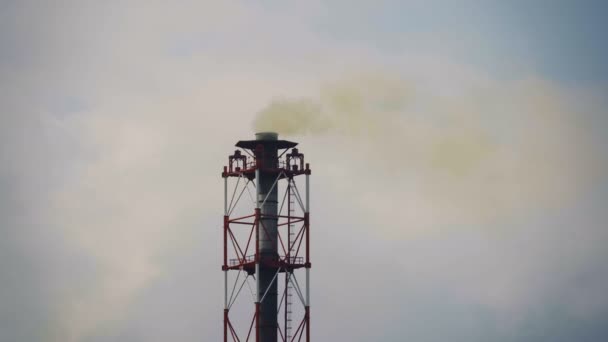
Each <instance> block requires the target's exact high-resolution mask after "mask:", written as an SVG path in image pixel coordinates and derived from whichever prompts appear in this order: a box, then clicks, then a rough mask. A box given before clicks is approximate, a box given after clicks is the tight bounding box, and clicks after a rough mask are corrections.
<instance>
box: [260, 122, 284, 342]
mask: <svg viewBox="0 0 608 342" xmlns="http://www.w3.org/2000/svg"><path fill="white" fill-rule="evenodd" d="M255 138H256V141H257V142H258V145H257V146H256V150H255V153H256V159H257V161H258V170H257V173H256V181H257V185H256V193H257V206H258V208H259V209H260V213H261V215H262V216H261V217H262V219H261V221H260V225H261V227H260V229H259V231H258V239H259V248H260V259H261V260H260V264H261V266H259V267H258V269H259V271H258V273H257V274H256V277H257V281H258V282H259V286H258V287H257V288H258V291H259V292H258V294H257V295H258V298H259V299H261V298H262V297H264V301H263V302H262V303H260V316H259V318H260V321H259V329H260V339H261V341H262V342H266V341H268V342H275V341H277V326H278V322H277V317H278V315H277V314H278V313H277V297H278V295H277V283H278V282H277V281H275V282H273V281H272V280H273V278H274V276H275V274H276V273H277V268H276V267H270V266H269V265H268V264H269V263H272V262H273V261H276V260H278V258H279V255H278V245H277V243H278V241H277V240H278V238H277V215H278V212H277V205H278V202H277V193H278V186H277V185H275V180H276V177H277V176H276V174H275V173H273V172H270V170H276V169H277V168H278V154H277V151H278V150H277V140H278V134H277V133H274V132H261V133H256V135H255ZM258 301H259V300H258Z"/></svg>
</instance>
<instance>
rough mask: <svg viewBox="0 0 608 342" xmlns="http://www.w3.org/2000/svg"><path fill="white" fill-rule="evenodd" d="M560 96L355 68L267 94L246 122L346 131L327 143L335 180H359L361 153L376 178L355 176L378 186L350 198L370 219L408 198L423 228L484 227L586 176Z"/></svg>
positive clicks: (290, 131) (554, 91)
mask: <svg viewBox="0 0 608 342" xmlns="http://www.w3.org/2000/svg"><path fill="white" fill-rule="evenodd" d="M566 99H567V96H566V94H565V93H564V91H562V90H561V89H560V88H559V87H557V86H555V85H553V84H551V83H549V82H545V81H542V80H536V79H530V80H519V81H513V82H505V83H487V84H484V86H483V87H470V89H466V88H464V87H463V89H462V90H461V91H459V92H456V93H455V94H449V95H445V94H440V93H437V92H433V91H432V90H428V89H424V88H423V87H422V86H418V85H417V83H416V82H413V81H411V80H408V79H406V78H399V77H398V76H395V75H382V74H380V75H379V74H372V75H358V76H354V77H349V78H345V79H342V80H339V81H335V82H329V83H327V84H324V85H322V86H321V87H320V92H319V96H318V97H316V98H308V99H302V98H299V99H297V100H293V101H291V100H288V99H281V100H277V101H273V102H272V103H271V104H270V105H269V106H268V107H267V108H266V109H264V110H262V111H260V112H259V113H258V116H257V118H256V119H255V121H254V128H255V129H256V131H261V130H273V131H277V132H279V133H280V134H283V135H287V136H290V135H291V136H293V135H324V136H325V137H327V136H339V137H341V138H340V139H344V141H343V142H342V144H336V146H340V145H341V146H349V147H350V148H348V149H346V148H345V149H341V148H340V147H334V148H337V149H338V150H339V151H337V153H339V154H340V155H341V156H342V158H341V161H340V163H342V164H344V170H349V171H348V172H341V173H340V174H339V177H337V179H335V182H334V183H339V182H349V183H350V184H354V182H355V178H356V179H361V177H367V176H368V175H367V174H366V173H365V172H364V171H357V170H360V169H361V168H360V167H356V166H357V165H360V163H361V159H362V158H363V156H362V153H365V157H364V158H365V160H366V161H367V162H369V164H370V165H373V166H374V168H375V170H376V172H375V175H378V174H380V175H382V176H385V177H376V176H375V175H374V176H372V177H367V178H365V182H366V183H367V184H370V186H371V187H373V188H374V189H375V190H376V193H370V192H369V191H365V190H364V189H359V190H349V191H353V193H351V194H349V197H350V198H354V199H355V201H356V202H358V205H360V206H361V207H363V208H365V209H367V210H368V211H369V212H372V213H375V214H377V216H374V215H372V216H373V217H380V216H385V215H391V212H393V213H394V211H395V210H396V206H397V205H410V207H411V208H413V207H415V209H411V208H410V209H411V212H410V219H411V220H410V222H412V225H414V226H418V227H419V228H421V229H429V228H434V227H439V226H444V225H446V224H447V225H454V224H457V225H468V224H480V223H481V224H488V223H493V222H496V220H499V219H504V218H507V217H512V216H513V215H517V214H526V213H530V212H531V211H534V210H544V209H546V208H547V207H553V206H559V205H561V204H563V203H565V202H566V201H568V200H572V199H574V198H575V197H576V196H577V194H579V193H580V191H582V190H583V189H584V188H585V186H586V185H588V184H590V183H589V179H591V178H590V177H591V176H592V175H591V174H592V173H593V171H592V169H593V168H592V167H591V164H593V161H592V160H590V159H589V158H588V157H586V155H588V154H583V153H580V152H581V151H584V150H587V149H589V146H588V145H587V143H586V139H585V136H584V133H583V132H582V130H581V129H580V127H581V125H580V122H579V121H578V120H577V115H578V113H577V112H576V111H575V110H574V109H568V108H572V107H573V106H570V105H569V104H568V103H567V100H566ZM353 146H354V148H353ZM352 150H354V151H356V152H352ZM362 151H367V152H362ZM348 177H353V179H345V178H348ZM387 204H388V205H387ZM412 228H416V227H412V226H411V225H410V226H409V229H412ZM391 229H392V230H394V229H395V227H392V228H391Z"/></svg>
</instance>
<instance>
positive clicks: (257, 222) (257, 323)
mask: <svg viewBox="0 0 608 342" xmlns="http://www.w3.org/2000/svg"><path fill="white" fill-rule="evenodd" d="M260 165H261V163H260V161H259V160H257V159H256V169H255V193H256V201H255V341H256V342H260V298H261V297H260V291H261V288H260V219H261V215H260V202H259V201H258V197H259V194H260Z"/></svg>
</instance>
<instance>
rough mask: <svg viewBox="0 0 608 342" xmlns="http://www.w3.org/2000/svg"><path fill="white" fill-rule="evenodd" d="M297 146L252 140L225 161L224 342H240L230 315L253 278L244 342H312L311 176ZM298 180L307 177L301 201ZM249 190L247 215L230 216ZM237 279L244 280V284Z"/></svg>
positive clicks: (261, 136)
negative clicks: (252, 194)
mask: <svg viewBox="0 0 608 342" xmlns="http://www.w3.org/2000/svg"><path fill="white" fill-rule="evenodd" d="M296 145H297V143H295V142H291V141H286V140H279V139H278V134H277V133H274V132H262V133H257V134H256V139H255V140H242V141H239V142H237V144H236V147H238V148H239V149H238V150H236V151H235V152H234V154H233V155H231V156H229V158H228V166H225V167H224V172H223V173H222V177H223V178H224V229H223V235H224V265H223V266H222V270H223V271H224V341H225V342H227V341H229V340H232V341H240V340H241V339H240V338H239V336H238V334H237V331H240V330H239V329H235V326H234V325H233V323H232V321H231V316H230V310H231V308H232V305H233V304H234V303H235V301H236V298H237V297H238V296H239V294H240V292H241V289H242V288H243V286H244V285H245V284H247V286H250V284H249V283H248V281H249V279H250V278H251V279H254V280H255V281H254V283H255V290H254V291H253V294H254V298H255V300H254V313H253V317H252V319H251V323H250V325H249V327H248V328H249V329H248V330H247V332H248V334H247V337H246V338H245V339H244V340H249V338H250V337H253V336H255V341H256V342H277V341H293V340H300V339H301V338H302V337H303V336H306V341H310V286H309V285H310V280H309V279H310V267H311V264H310V240H309V237H310V233H309V230H310V229H309V228H310V224H309V221H310V220H309V205H310V200H309V193H310V191H309V189H310V186H309V178H310V177H309V176H310V174H311V171H310V168H309V165H308V164H305V163H304V155H303V154H302V153H300V152H299V151H298V149H297V148H295V147H296ZM290 149H291V150H290ZM243 152H244V153H243ZM300 175H304V176H305V177H304V178H305V182H304V187H305V191H304V192H303V194H304V196H302V195H301V192H300V190H299V189H298V185H297V182H296V177H297V176H300ZM230 178H233V179H236V184H235V185H234V187H233V191H228V188H229V179H230ZM230 183H235V182H230ZM251 187H253V188H254V190H255V199H253V201H252V203H251V206H252V207H253V208H251V209H252V212H251V211H250V212H248V213H247V212H245V213H244V214H243V215H241V216H240V217H236V218H235V217H233V215H232V214H233V212H234V210H235V208H236V207H237V204H238V203H239V201H241V200H242V196H243V193H245V191H247V192H251V189H250V188H251ZM280 192H282V193H281V196H279V193H280ZM229 194H232V196H231V199H230V200H229V198H228V197H229ZM279 201H280V203H279ZM237 230H239V231H238V232H237ZM243 230H244V233H243ZM252 253H253V254H252ZM300 269H304V270H305V272H304V277H305V281H304V282H303V283H299V282H298V280H297V273H298V272H296V271H297V270H300ZM229 271H236V272H238V273H237V276H236V278H235V279H234V281H230V280H229V278H230V277H229ZM233 273H234V272H233ZM241 274H245V275H244V276H243V280H241ZM280 274H281V275H283V277H279V275H280ZM233 278H234V277H233ZM229 283H232V286H230V284H229ZM300 284H302V285H303V286H302V287H301V286H300ZM237 288H239V291H238V292H236V295H235V289H237ZM229 289H232V291H231V293H230V295H229V294H228V292H229ZM294 297H295V298H297V300H299V302H301V304H302V309H303V310H301V311H302V312H301V315H302V319H301V320H298V321H299V324H298V325H297V326H294V325H292V322H294V319H293V315H294V313H296V312H297V310H296V308H295V305H294V301H295V298H294ZM247 323H249V322H247ZM254 328H255V329H254ZM229 338H230V339H229Z"/></svg>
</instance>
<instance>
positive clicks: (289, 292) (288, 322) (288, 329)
mask: <svg viewBox="0 0 608 342" xmlns="http://www.w3.org/2000/svg"><path fill="white" fill-rule="evenodd" d="M287 191H289V192H290V193H289V212H288V215H289V216H293V215H294V213H295V201H294V196H293V194H292V193H291V186H290V187H289V188H288V190H287ZM294 238H295V233H294V224H293V223H292V224H290V225H289V246H287V248H288V250H289V255H290V257H289V258H290V260H288V262H289V263H293V256H292V253H295V243H294V241H293V239H294ZM291 277H292V274H291V273H290V272H288V273H287V276H286V281H287V286H286V288H285V337H286V340H287V341H291V339H292V338H293V336H292V333H293V332H292V328H293V327H292V313H293V312H292V311H293V292H294V290H293V284H292V281H291Z"/></svg>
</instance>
